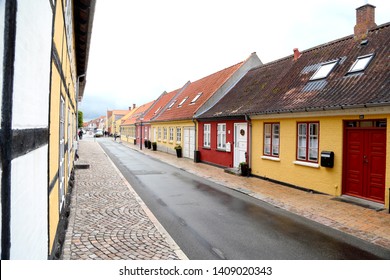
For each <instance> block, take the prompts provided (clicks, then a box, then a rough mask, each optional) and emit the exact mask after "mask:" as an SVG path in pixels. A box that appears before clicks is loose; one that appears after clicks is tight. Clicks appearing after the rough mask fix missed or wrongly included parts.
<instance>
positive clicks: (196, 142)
mask: <svg viewBox="0 0 390 280" xmlns="http://www.w3.org/2000/svg"><path fill="white" fill-rule="evenodd" d="M192 122H193V123H194V127H195V150H194V162H198V161H199V160H198V158H197V156H198V152H197V149H196V146H197V144H198V138H197V134H198V133H197V129H196V120H195V118H194V117H193V118H192Z"/></svg>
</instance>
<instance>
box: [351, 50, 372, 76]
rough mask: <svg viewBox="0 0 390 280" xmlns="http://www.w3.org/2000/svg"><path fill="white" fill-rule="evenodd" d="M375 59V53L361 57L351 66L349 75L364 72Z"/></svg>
mask: <svg viewBox="0 0 390 280" xmlns="http://www.w3.org/2000/svg"><path fill="white" fill-rule="evenodd" d="M373 57H374V54H373V53H372V54H368V55H362V56H359V57H358V58H357V59H356V61H355V62H354V64H353V65H352V66H351V68H350V69H349V71H348V73H354V72H359V71H364V70H365V69H366V68H367V66H368V64H369V63H370V61H371V59H372V58H373Z"/></svg>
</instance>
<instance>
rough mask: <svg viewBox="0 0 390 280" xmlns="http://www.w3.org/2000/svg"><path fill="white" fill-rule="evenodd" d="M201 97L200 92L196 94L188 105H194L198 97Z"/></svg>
mask: <svg viewBox="0 0 390 280" xmlns="http://www.w3.org/2000/svg"><path fill="white" fill-rule="evenodd" d="M201 95H202V93H201V92H200V93H198V94H197V95H196V96H195V97H194V99H192V101H191V103H190V104H194V103H195V102H196V100H198V99H199V97H200V96H201Z"/></svg>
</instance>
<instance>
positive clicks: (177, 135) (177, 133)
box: [176, 127, 181, 143]
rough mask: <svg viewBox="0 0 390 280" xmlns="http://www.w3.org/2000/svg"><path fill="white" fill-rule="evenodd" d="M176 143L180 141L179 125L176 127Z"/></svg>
mask: <svg viewBox="0 0 390 280" xmlns="http://www.w3.org/2000/svg"><path fill="white" fill-rule="evenodd" d="M176 143H181V127H176Z"/></svg>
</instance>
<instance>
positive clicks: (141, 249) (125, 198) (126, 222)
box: [62, 140, 186, 260]
mask: <svg viewBox="0 0 390 280" xmlns="http://www.w3.org/2000/svg"><path fill="white" fill-rule="evenodd" d="M79 156H80V160H79V162H83V163H86V164H89V165H90V168H89V169H77V170H76V183H75V187H74V189H73V192H72V199H71V201H72V202H71V210H70V216H69V225H68V229H67V232H66V238H65V243H64V248H63V255H62V259H64V260H120V259H126V260H176V259H186V256H185V255H184V253H183V252H182V251H181V250H180V248H179V247H178V246H177V244H176V243H175V242H174V241H173V239H172V238H171V237H170V236H169V235H168V233H167V232H166V231H165V230H164V228H163V227H162V226H161V225H160V224H159V222H158V221H157V219H156V218H155V217H154V216H153V214H152V213H151V212H150V211H149V210H148V208H147V207H146V205H144V203H143V202H142V200H141V199H140V198H139V197H138V195H137V194H136V193H135V192H134V190H133V189H132V188H131V186H130V185H129V184H128V183H127V181H126V180H125V179H124V178H123V177H122V175H121V174H120V173H119V170H117V169H116V167H115V166H114V165H113V163H112V162H111V161H110V159H109V158H108V157H107V156H106V155H105V153H104V152H103V150H102V148H101V147H100V146H99V144H98V143H96V142H94V141H88V140H87V141H84V140H82V141H79Z"/></svg>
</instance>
